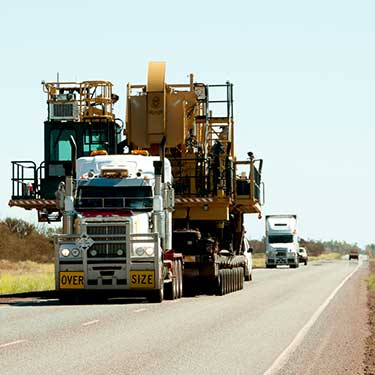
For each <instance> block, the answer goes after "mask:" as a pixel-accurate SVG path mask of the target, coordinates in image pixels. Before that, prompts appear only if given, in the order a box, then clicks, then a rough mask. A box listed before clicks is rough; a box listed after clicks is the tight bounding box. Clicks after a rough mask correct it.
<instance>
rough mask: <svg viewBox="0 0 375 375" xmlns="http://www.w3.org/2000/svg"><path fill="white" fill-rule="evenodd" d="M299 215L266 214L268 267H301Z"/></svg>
mask: <svg viewBox="0 0 375 375" xmlns="http://www.w3.org/2000/svg"><path fill="white" fill-rule="evenodd" d="M298 249H299V244H298V234H297V215H268V216H266V268H276V267H277V266H278V265H286V266H290V268H297V267H299V260H298Z"/></svg>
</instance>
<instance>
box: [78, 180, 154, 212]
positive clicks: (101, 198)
mask: <svg viewBox="0 0 375 375" xmlns="http://www.w3.org/2000/svg"><path fill="white" fill-rule="evenodd" d="M75 206H76V208H77V209H80V208H85V209H87V208H95V209H98V208H126V209H131V210H151V209H152V189H151V186H120V187H114V186H81V187H79V188H78V191H77V197H76V200H75Z"/></svg>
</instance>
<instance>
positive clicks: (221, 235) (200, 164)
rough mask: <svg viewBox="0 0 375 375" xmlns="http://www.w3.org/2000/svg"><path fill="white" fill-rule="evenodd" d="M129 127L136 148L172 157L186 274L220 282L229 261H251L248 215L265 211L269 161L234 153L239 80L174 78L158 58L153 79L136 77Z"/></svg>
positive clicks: (178, 244) (177, 234)
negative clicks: (168, 79)
mask: <svg viewBox="0 0 375 375" xmlns="http://www.w3.org/2000/svg"><path fill="white" fill-rule="evenodd" d="M125 134H126V139H127V145H128V147H129V149H130V150H137V149H142V150H147V151H148V152H149V153H150V154H151V155H159V154H160V155H162V156H165V157H166V158H168V159H169V161H170V162H171V165H172V174H173V177H174V189H175V211H174V213H173V247H174V248H175V249H178V251H182V252H183V254H184V260H185V271H184V276H185V277H186V278H188V277H192V278H196V277H199V278H205V279H208V280H209V281H210V280H211V281H214V284H215V285H217V284H220V272H219V271H220V269H221V268H223V267H224V266H225V267H227V268H230V269H231V268H235V267H236V265H239V264H240V265H241V264H242V262H243V259H242V258H241V256H240V255H241V253H242V252H243V250H242V249H243V241H244V225H243V215H244V214H251V213H255V214H258V216H259V217H261V207H260V200H261V197H260V191H261V189H260V184H261V168H262V160H255V158H254V156H253V154H252V153H251V152H249V154H248V155H249V159H248V160H241V161H240V160H237V159H236V157H235V155H234V121H233V85H232V84H231V83H229V82H226V83H225V84H222V85H207V84H204V83H197V82H194V77H193V75H190V81H189V82H188V83H186V84H167V83H165V63H163V62H151V63H149V66H148V80H147V84H146V85H131V84H128V87H127V113H126V132H125ZM163 140H164V142H163ZM161 144H164V145H165V147H162V148H161V147H160V145H161ZM223 254H225V256H224V255H223Z"/></svg>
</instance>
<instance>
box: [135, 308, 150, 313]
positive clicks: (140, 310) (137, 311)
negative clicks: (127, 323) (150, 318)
mask: <svg viewBox="0 0 375 375" xmlns="http://www.w3.org/2000/svg"><path fill="white" fill-rule="evenodd" d="M146 310H147V309H143V308H142V309H137V310H134V312H135V313H139V312H142V311H146Z"/></svg>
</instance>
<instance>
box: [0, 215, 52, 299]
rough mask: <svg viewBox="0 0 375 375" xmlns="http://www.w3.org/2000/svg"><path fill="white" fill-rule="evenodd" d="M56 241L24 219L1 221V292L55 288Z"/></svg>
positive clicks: (9, 292)
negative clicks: (54, 243)
mask: <svg viewBox="0 0 375 375" xmlns="http://www.w3.org/2000/svg"><path fill="white" fill-rule="evenodd" d="M54 277H55V276H54V266H53V244H52V240H51V239H50V238H48V237H47V236H45V235H43V234H41V233H39V232H38V231H37V230H36V228H35V227H34V226H33V225H32V224H29V223H26V222H24V221H22V220H17V219H10V218H7V219H5V220H4V221H0V295H1V294H11V293H23V292H31V291H42V290H51V289H54V287H55V285H54Z"/></svg>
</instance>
